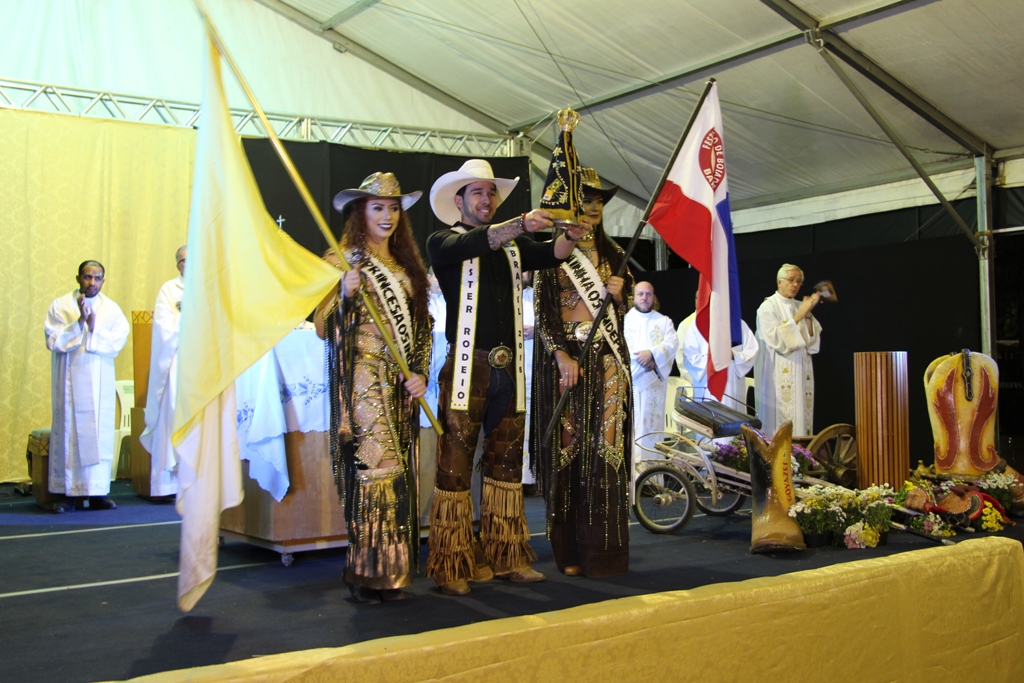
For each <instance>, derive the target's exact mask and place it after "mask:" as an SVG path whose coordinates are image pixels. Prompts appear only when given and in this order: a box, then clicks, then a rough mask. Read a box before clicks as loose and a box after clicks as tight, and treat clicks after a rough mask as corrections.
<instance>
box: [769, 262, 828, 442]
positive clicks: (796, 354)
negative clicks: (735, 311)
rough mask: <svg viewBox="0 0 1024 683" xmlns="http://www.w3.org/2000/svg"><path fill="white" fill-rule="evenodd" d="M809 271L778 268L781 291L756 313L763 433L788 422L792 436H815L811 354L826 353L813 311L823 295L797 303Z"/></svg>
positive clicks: (819, 327) (776, 428)
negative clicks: (821, 351) (791, 423)
mask: <svg viewBox="0 0 1024 683" xmlns="http://www.w3.org/2000/svg"><path fill="white" fill-rule="evenodd" d="M803 282H804V272H803V271H802V270H801V269H800V268H799V267H798V266H794V265H792V264H790V263H786V264H784V265H783V266H782V267H781V268H779V272H778V274H777V275H776V285H777V286H778V290H777V291H776V292H775V293H774V294H772V295H771V296H770V297H768V298H767V299H765V300H764V303H762V304H761V306H760V307H759V308H758V309H757V340H758V345H759V346H760V349H759V351H758V354H757V361H756V363H755V364H754V383H755V385H756V391H757V414H758V417H760V418H761V426H762V429H763V430H764V431H765V433H767V434H774V433H775V432H776V430H778V428H779V426H780V425H781V424H783V423H784V422H786V421H787V420H792V421H793V436H811V435H813V434H814V367H813V366H812V365H811V355H813V354H815V353H818V350H819V349H820V348H821V325H820V324H819V323H818V321H817V320H815V318H814V316H813V315H811V311H812V310H814V307H815V306H817V305H818V302H819V301H821V295H820V294H818V292H814V293H812V294H811V295H810V296H805V297H804V298H803V299H802V300H801V301H797V299H796V295H797V294H798V293H799V292H800V286H801V285H803Z"/></svg>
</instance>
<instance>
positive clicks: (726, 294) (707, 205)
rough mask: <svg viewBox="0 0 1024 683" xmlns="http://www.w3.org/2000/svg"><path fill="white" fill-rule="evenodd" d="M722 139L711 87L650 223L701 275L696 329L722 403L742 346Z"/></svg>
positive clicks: (712, 386)
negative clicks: (738, 346)
mask: <svg viewBox="0 0 1024 683" xmlns="http://www.w3.org/2000/svg"><path fill="white" fill-rule="evenodd" d="M723 137H724V136H723V133H722V111H721V109H720V107H719V105H718V84H717V83H712V84H711V86H710V89H709V90H708V91H707V95H706V97H705V98H704V101H703V104H702V105H701V107H700V111H699V112H698V113H697V115H696V116H695V117H694V121H693V125H692V126H691V127H690V130H689V132H688V133H687V134H686V138H685V139H684V140H683V141H682V142H681V143H680V145H679V147H678V151H677V153H676V156H675V158H674V159H673V160H672V162H671V163H670V165H669V166H670V168H669V170H668V173H667V174H666V176H665V182H664V184H663V185H662V188H661V191H660V192H659V193H658V197H657V199H656V200H655V202H654V207H653V208H652V209H651V213H650V216H649V217H648V222H650V223H651V224H652V225H653V226H654V227H655V229H656V230H657V231H658V233H659V234H661V236H662V237H663V238H664V239H665V242H667V243H668V245H669V247H671V248H672V251H674V252H675V253H676V254H678V255H679V256H680V257H681V258H682V259H683V260H685V261H686V262H687V263H689V264H690V265H691V266H693V267H694V268H695V269H696V270H697V271H698V272H699V273H700V283H699V285H698V287H697V321H696V325H697V329H698V330H699V331H700V333H701V334H702V335H703V336H704V339H706V340H707V341H708V347H709V349H708V350H709V353H708V390H709V391H710V392H711V394H712V395H714V396H715V398H717V399H718V400H722V394H723V393H724V392H725V385H726V381H727V380H728V377H729V364H730V363H731V362H732V347H733V346H734V345H736V344H739V343H741V342H742V339H743V332H742V328H741V326H740V287H739V274H738V270H737V268H736V247H735V245H734V242H733V236H732V218H731V217H730V214H729V177H728V175H727V174H726V171H725V147H724V143H723ZM680 343H682V342H681V341H680Z"/></svg>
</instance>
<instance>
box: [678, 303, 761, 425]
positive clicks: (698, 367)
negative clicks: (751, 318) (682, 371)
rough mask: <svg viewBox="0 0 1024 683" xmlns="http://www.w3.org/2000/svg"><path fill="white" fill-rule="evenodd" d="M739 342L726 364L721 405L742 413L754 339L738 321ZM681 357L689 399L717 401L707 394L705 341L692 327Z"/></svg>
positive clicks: (755, 346) (744, 405)
mask: <svg viewBox="0 0 1024 683" xmlns="http://www.w3.org/2000/svg"><path fill="white" fill-rule="evenodd" d="M740 326H741V328H742V330H743V339H742V340H741V341H740V343H739V344H737V345H735V346H733V347H732V362H731V363H729V376H728V379H727V380H726V382H725V391H724V392H723V394H722V401H721V402H722V403H723V404H724V405H727V406H729V407H730V408H734V409H735V410H738V411H740V412H742V413H745V412H746V411H747V406H746V402H747V381H746V377H747V373H748V372H750V368H752V367H754V361H755V360H756V359H757V348H758V347H757V338H756V337H755V336H754V333H753V332H751V331H750V327H748V326H747V324H746V323H745V322H743V321H742V320H741V321H740ZM681 349H682V350H681V352H680V353H681V354H682V356H683V357H684V358H685V359H686V363H687V366H688V367H689V368H690V373H691V375H692V380H693V397H694V398H695V399H697V400H698V401H700V400H703V399H704V398H709V399H711V400H717V399H716V398H715V397H714V396H712V395H711V393H710V392H709V391H707V386H708V349H709V346H708V342H707V340H706V339H704V335H703V334H701V333H700V330H698V329H697V326H696V325H691V326H690V327H689V329H688V330H687V331H686V336H685V337H684V338H683V343H682V346H681Z"/></svg>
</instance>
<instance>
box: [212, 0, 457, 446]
mask: <svg viewBox="0 0 1024 683" xmlns="http://www.w3.org/2000/svg"><path fill="white" fill-rule="evenodd" d="M194 1H195V4H196V9H198V10H199V14H200V15H201V16H202V18H203V23H204V24H206V30H207V31H208V32H209V34H210V38H211V39H212V40H213V43H214V45H216V46H217V50H218V51H219V52H220V53H221V55H222V56H223V57H224V59H225V61H227V63H228V66H229V67H231V71H232V73H234V74H235V78H237V79H238V84H239V85H241V86H242V90H244V91H245V96H246V97H247V98H249V103H250V104H251V105H252V108H253V109H254V110H255V111H256V115H257V116H258V117H259V119H260V121H261V122H262V123H263V128H264V129H265V130H266V131H267V137H269V138H270V142H271V144H272V145H273V147H274V151H276V152H277V156H278V157H279V158H280V159H281V163H282V164H284V168H285V170H286V171H288V176H289V177H290V178H291V180H292V183H294V184H295V189H297V190H298V191H299V196H301V197H302V201H303V202H305V203H306V208H307V209H309V212H310V213H311V214H312V215H313V220H314V221H316V225H317V227H318V228H320V232H321V233H322V234H323V236H324V239H326V240H327V244H328V245H329V246H330V247H331V249H333V250H334V255H335V256H337V257H338V261H339V265H340V266H341V270H343V271H348V270H352V266H351V264H349V262H348V261H346V260H345V255H344V254H343V253H342V251H341V247H339V246H338V241H337V240H336V239H335V238H334V234H333V233H332V232H331V228H330V226H328V225H327V221H326V220H325V219H324V217H323V214H322V213H320V208H319V207H318V206H317V205H316V202H315V201H313V195H311V194H310V192H309V189H308V188H307V187H306V183H305V182H304V181H303V180H302V176H300V175H299V171H298V169H296V168H295V164H293V163H292V159H291V157H290V156H289V155H288V151H287V150H286V149H285V148H284V144H282V142H281V139H280V138H278V137H277V133H276V132H274V128H273V126H271V125H270V121H269V120H268V119H267V115H266V114H265V113H264V112H263V108H262V107H260V103H259V102H257V101H256V95H255V94H254V93H253V91H252V90H250V89H249V84H248V83H247V82H246V80H245V77H244V76H242V72H241V70H239V68H238V65H237V64H235V60H234V59H232V57H231V54H230V53H229V52H228V50H227V47H225V45H224V41H223V40H221V37H220V34H219V33H217V29H216V27H215V26H214V25H213V22H212V21H211V20H210V16H209V15H208V14H207V13H206V8H205V7H204V6H203V3H202V0H194ZM359 295H360V296H361V297H362V298H363V303H365V304H366V310H367V312H368V313H369V314H370V317H371V318H372V319H373V324H374V325H376V326H377V329H378V330H380V334H381V337H382V338H383V339H384V343H385V344H386V345H387V347H388V350H389V351H390V352H391V356H392V357H393V358H394V359H395V362H396V363H397V364H398V368H399V369H400V370H401V371H402V374H403V375H404V376H405V377H406V378H407V379H408V378H409V377H410V376H411V375H412V371H411V370H410V369H409V365H408V364H407V363H406V362H405V359H404V358H402V354H401V353H400V352H399V350H398V345H397V344H396V343H395V340H394V339H393V338H392V336H391V334H390V333H389V332H388V327H389V325H388V323H387V322H386V321H385V320H384V319H383V318H381V315H380V312H379V311H378V310H377V307H376V306H374V305H373V301H371V300H370V298H369V296H367V294H366V291H365V290H364V289H363V288H361V287H360V289H359ZM417 400H418V401H419V404H420V407H421V408H422V409H423V410H424V411H425V412H426V414H427V417H428V418H429V419H430V424H431V425H432V426H433V427H434V431H435V432H437V434H438V435H440V434H442V433H443V432H444V430H443V429H442V428H441V424H440V423H439V422H438V421H437V418H436V417H434V413H433V411H432V410H431V409H430V406H429V405H428V404H427V401H426V399H425V398H423V397H422V396H421V397H420V398H419V399H417Z"/></svg>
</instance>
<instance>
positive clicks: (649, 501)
mask: <svg viewBox="0 0 1024 683" xmlns="http://www.w3.org/2000/svg"><path fill="white" fill-rule="evenodd" d="M633 500H634V503H633V514H634V515H636V519H637V521H638V522H640V525H641V526H642V527H643V528H645V529H647V530H648V531H650V532H651V533H653V534H671V533H675V532H676V531H679V530H680V529H682V528H683V527H684V526H686V524H687V523H688V522H689V521H690V519H691V518H692V517H693V510H694V507H695V503H696V500H697V494H696V492H694V490H693V484H692V483H691V482H690V478H689V477H688V476H686V475H685V474H683V473H682V472H680V471H679V470H677V469H675V468H672V467H652V468H651V469H649V470H647V471H646V472H644V473H643V474H641V475H640V477H639V478H638V479H637V480H636V495H635V496H634V497H633Z"/></svg>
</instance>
